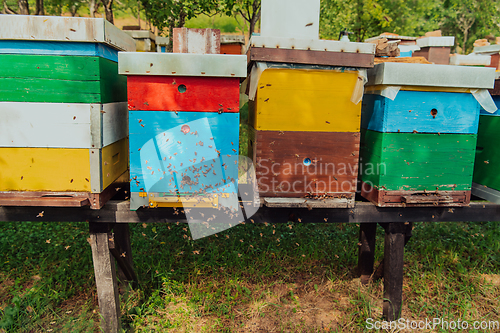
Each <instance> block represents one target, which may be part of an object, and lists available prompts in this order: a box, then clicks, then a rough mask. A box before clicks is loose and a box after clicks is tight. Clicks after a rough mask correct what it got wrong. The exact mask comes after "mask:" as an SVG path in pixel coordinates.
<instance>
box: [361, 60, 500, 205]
mask: <svg viewBox="0 0 500 333" xmlns="http://www.w3.org/2000/svg"><path fill="white" fill-rule="evenodd" d="M493 79H494V71H493V70H491V69H488V68H479V67H454V66H446V65H425V64H405V63H385V64H380V65H375V67H374V68H373V70H370V71H369V73H368V80H369V81H368V85H367V88H366V90H365V96H364V100H363V107H362V113H361V127H362V132H361V133H362V135H361V164H360V177H361V180H362V183H361V185H362V186H361V194H362V196H364V197H365V198H367V199H369V200H370V201H372V202H374V203H375V204H377V205H379V206H385V207H388V206H412V205H418V206H426V205H431V206H463V205H468V204H469V201H470V194H471V193H470V190H471V183H472V173H473V169H474V156H475V148H476V140H477V127H478V120H479V110H480V108H481V104H480V103H482V104H485V105H486V104H487V103H488V102H491V101H490V100H488V98H489V99H491V97H490V96H489V93H488V91H487V90H486V89H487V88H491V87H492V86H493ZM481 96H482V97H481Z"/></svg>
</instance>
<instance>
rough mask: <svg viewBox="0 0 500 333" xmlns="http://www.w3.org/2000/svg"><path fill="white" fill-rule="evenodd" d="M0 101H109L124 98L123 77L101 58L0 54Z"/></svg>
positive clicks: (113, 66)
mask: <svg viewBox="0 0 500 333" xmlns="http://www.w3.org/2000/svg"><path fill="white" fill-rule="evenodd" d="M0 63H1V64H2V66H1V67H0V101H8V102H45V103H112V102H123V101H126V100H127V88H126V85H127V82H126V77H123V76H121V75H118V64H117V63H115V62H113V61H110V60H108V59H104V58H101V57H83V56H41V55H19V54H15V55H12V54H4V55H0Z"/></svg>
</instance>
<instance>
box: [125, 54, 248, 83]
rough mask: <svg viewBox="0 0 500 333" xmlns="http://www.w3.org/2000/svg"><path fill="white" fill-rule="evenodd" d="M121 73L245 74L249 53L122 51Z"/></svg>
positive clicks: (174, 74) (231, 75) (241, 75)
mask: <svg viewBox="0 0 500 333" xmlns="http://www.w3.org/2000/svg"><path fill="white" fill-rule="evenodd" d="M118 72H119V73H120V74H122V75H170V76H206V77H211V76H213V77H246V76H247V57H246V56H244V55H232V54H231V55H229V54H193V53H159V52H156V53H142V52H119V53H118Z"/></svg>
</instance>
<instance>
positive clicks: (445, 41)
mask: <svg viewBox="0 0 500 333" xmlns="http://www.w3.org/2000/svg"><path fill="white" fill-rule="evenodd" d="M417 45H418V46H420V47H431V46H437V47H443V46H445V47H452V46H453V45H455V37H453V36H443V37H424V38H420V39H417Z"/></svg>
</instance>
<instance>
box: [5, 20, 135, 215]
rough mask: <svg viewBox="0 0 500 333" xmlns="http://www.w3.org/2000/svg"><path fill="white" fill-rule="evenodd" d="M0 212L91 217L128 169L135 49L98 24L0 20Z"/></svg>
mask: <svg viewBox="0 0 500 333" xmlns="http://www.w3.org/2000/svg"><path fill="white" fill-rule="evenodd" d="M0 23H1V28H0V59H1V61H2V64H3V66H2V68H0V114H1V117H2V123H1V124H0V128H1V130H0V156H1V158H0V159H1V161H2V162H1V163H0V175H1V176H0V205H18V206H26V205H30V206H33V205H35V206H85V205H90V206H91V208H95V209H98V208H100V207H102V205H103V204H104V203H105V202H106V201H107V200H109V198H110V197H111V196H112V194H114V193H115V186H114V185H115V184H117V182H118V181H119V180H120V178H126V177H127V175H126V173H127V170H128V152H127V151H128V113H127V104H126V97H127V92H126V78H122V77H120V76H119V75H118V62H117V61H118V51H124V50H126V51H133V50H135V43H134V41H133V40H132V38H130V37H129V36H127V35H126V34H125V33H123V32H122V31H121V30H119V29H118V28H116V27H115V26H113V25H112V24H110V23H109V22H107V21H106V20H104V19H89V18H63V17H43V16H23V15H0Z"/></svg>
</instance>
